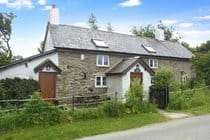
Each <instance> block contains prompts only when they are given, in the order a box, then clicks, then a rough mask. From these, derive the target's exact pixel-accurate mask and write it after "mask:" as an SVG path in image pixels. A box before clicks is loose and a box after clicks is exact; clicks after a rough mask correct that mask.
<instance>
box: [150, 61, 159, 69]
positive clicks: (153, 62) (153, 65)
mask: <svg viewBox="0 0 210 140" xmlns="http://www.w3.org/2000/svg"><path fill="white" fill-rule="evenodd" d="M151 61H152V66H151ZM155 61H156V65H155ZM149 67H150V68H153V69H157V68H158V59H149Z"/></svg>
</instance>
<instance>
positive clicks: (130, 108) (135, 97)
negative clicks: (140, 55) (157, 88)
mask: <svg viewBox="0 0 210 140" xmlns="http://www.w3.org/2000/svg"><path fill="white" fill-rule="evenodd" d="M125 98H126V104H125V106H126V112H127V113H128V114H131V113H139V109H140V104H141V102H142V101H143V86H142V85H141V83H140V81H139V80H136V79H135V80H134V81H133V82H132V83H131V87H130V89H129V91H128V92H127V93H126V95H125Z"/></svg>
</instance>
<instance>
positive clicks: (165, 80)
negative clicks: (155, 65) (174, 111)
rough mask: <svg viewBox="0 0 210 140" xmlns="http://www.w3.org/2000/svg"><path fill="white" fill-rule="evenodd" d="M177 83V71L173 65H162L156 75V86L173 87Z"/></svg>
mask: <svg viewBox="0 0 210 140" xmlns="http://www.w3.org/2000/svg"><path fill="white" fill-rule="evenodd" d="M176 84H177V82H176V80H175V71H174V69H173V68H171V67H161V68H160V69H158V70H157V71H156V73H155V76H154V86H155V87H156V88H160V89H161V88H166V87H169V88H170V89H173V88H174V87H175V85H176Z"/></svg>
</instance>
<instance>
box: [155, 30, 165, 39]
mask: <svg viewBox="0 0 210 140" xmlns="http://www.w3.org/2000/svg"><path fill="white" fill-rule="evenodd" d="M155 38H156V39H157V40H162V41H163V40H165V36H164V31H163V30H162V29H159V28H156V29H155Z"/></svg>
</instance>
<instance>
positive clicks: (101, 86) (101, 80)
mask: <svg viewBox="0 0 210 140" xmlns="http://www.w3.org/2000/svg"><path fill="white" fill-rule="evenodd" d="M98 77H100V85H97V78H98ZM104 77H106V76H104V75H97V76H95V87H96V88H106V87H107V77H106V85H103V78H104Z"/></svg>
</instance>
